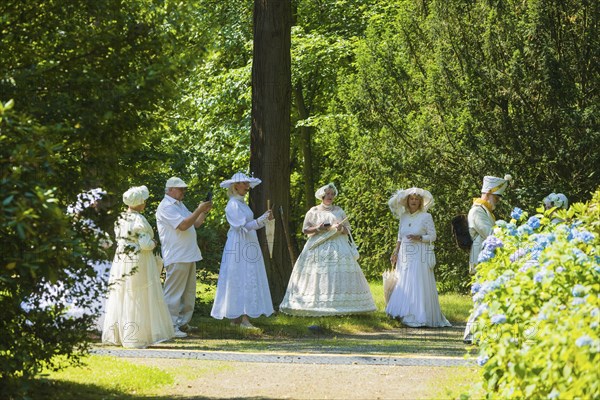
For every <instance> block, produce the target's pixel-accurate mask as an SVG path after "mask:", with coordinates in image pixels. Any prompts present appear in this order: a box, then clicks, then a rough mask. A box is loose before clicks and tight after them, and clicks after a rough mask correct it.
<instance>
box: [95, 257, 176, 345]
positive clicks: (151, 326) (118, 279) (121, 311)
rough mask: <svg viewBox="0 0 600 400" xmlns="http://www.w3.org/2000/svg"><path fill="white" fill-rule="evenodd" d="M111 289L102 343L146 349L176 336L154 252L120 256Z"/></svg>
mask: <svg viewBox="0 0 600 400" xmlns="http://www.w3.org/2000/svg"><path fill="white" fill-rule="evenodd" d="M109 287H110V289H109V294H108V300H107V301H106V314H105V317H104V328H103V330H102V342H104V343H110V344H115V345H122V346H123V347H133V348H144V347H147V346H149V345H152V344H156V343H160V342H162V341H165V340H169V339H171V338H172V337H173V336H174V335H175V332H174V329H173V322H172V321H171V316H170V315H169V310H168V309H167V305H166V304H165V300H164V297H163V292H162V287H161V284H160V278H159V271H158V266H157V263H156V258H155V257H154V255H153V254H152V251H151V250H142V251H140V252H139V253H138V254H134V255H131V256H130V255H124V254H120V255H119V254H117V255H116V256H115V260H114V262H113V265H112V268H111V271H110V278H109Z"/></svg>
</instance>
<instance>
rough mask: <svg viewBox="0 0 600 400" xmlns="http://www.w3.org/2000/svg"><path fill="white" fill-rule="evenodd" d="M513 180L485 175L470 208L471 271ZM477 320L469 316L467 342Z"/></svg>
mask: <svg viewBox="0 0 600 400" xmlns="http://www.w3.org/2000/svg"><path fill="white" fill-rule="evenodd" d="M510 180H512V177H511V176H510V175H505V176H504V179H502V178H496V177H495V176H484V177H483V186H482V187H481V197H478V198H475V199H473V205H472V206H471V209H470V210H469V216H468V221H469V234H470V235H471V239H472V240H473V244H472V246H471V253H470V255H469V273H470V274H475V272H476V266H477V258H478V257H479V253H480V252H481V250H482V249H483V241H484V240H485V239H486V238H487V237H488V236H489V235H490V234H491V233H492V231H493V229H494V225H495V224H496V217H494V213H493V211H494V210H495V209H496V206H497V205H498V203H499V202H500V200H502V195H503V194H504V191H505V190H506V188H507V187H508V182H509V181H510ZM474 322H475V318H474V317H473V315H471V316H470V317H469V321H468V322H467V327H466V328H465V334H464V337H463V341H464V342H465V343H467V344H471V343H473V334H472V333H471V326H472V324H473V323H474Z"/></svg>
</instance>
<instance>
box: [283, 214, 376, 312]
mask: <svg viewBox="0 0 600 400" xmlns="http://www.w3.org/2000/svg"><path fill="white" fill-rule="evenodd" d="M345 218H346V214H345V212H344V210H342V209H341V208H340V207H338V206H332V207H327V206H323V205H319V206H316V207H313V208H311V209H310V210H309V211H308V212H307V213H306V217H305V218H304V229H306V228H310V227H317V226H320V225H321V224H322V223H330V224H331V225H334V224H337V223H339V222H340V221H343V220H344V219H345ZM344 226H345V227H346V228H347V229H348V230H349V229H350V225H349V224H348V223H347V222H345V223H344ZM332 233H333V232H331V231H325V232H317V233H315V234H312V235H309V238H308V241H307V242H306V244H305V245H304V249H303V250H302V252H301V253H300V256H299V257H298V260H297V261H296V264H295V265H294V269H293V271H292V275H291V277H290V281H289V283H288V287H287V291H286V293H285V297H284V298H283V301H282V303H281V304H280V306H279V310H280V311H281V312H284V313H286V314H291V315H301V316H326V315H345V314H358V313H366V312H371V311H375V310H376V309H377V307H376V306H375V302H374V301H373V296H372V295H371V291H370V289H369V284H368V283H367V280H366V279H365V276H364V274H363V272H362V270H361V268H360V265H359V264H358V262H357V261H356V260H355V259H354V257H353V254H352V249H351V247H350V243H349V240H348V235H345V234H341V233H335V234H333V235H332V236H331V238H329V239H327V240H325V241H323V240H324V239H325V238H326V237H327V236H329V235H331V234H332ZM321 241H323V242H322V243H321V244H319V242H321Z"/></svg>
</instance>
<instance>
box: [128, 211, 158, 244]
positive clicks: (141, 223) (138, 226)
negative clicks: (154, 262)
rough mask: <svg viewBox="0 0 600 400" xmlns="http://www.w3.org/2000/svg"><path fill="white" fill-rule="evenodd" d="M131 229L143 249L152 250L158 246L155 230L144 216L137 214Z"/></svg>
mask: <svg viewBox="0 0 600 400" xmlns="http://www.w3.org/2000/svg"><path fill="white" fill-rule="evenodd" d="M131 230H132V232H133V234H134V237H137V242H138V243H139V246H140V249H141V250H152V249H154V247H156V243H155V242H154V232H153V231H152V227H151V226H150V224H149V223H148V221H147V220H146V218H145V217H144V216H142V215H139V214H137V215H135V218H134V220H133V224H132V229H131Z"/></svg>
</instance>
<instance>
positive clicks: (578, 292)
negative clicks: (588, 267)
mask: <svg viewBox="0 0 600 400" xmlns="http://www.w3.org/2000/svg"><path fill="white" fill-rule="evenodd" d="M571 293H572V294H573V296H575V297H582V296H583V295H584V294H585V286H583V285H581V284H579V283H578V284H577V285H575V286H573V289H571Z"/></svg>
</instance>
